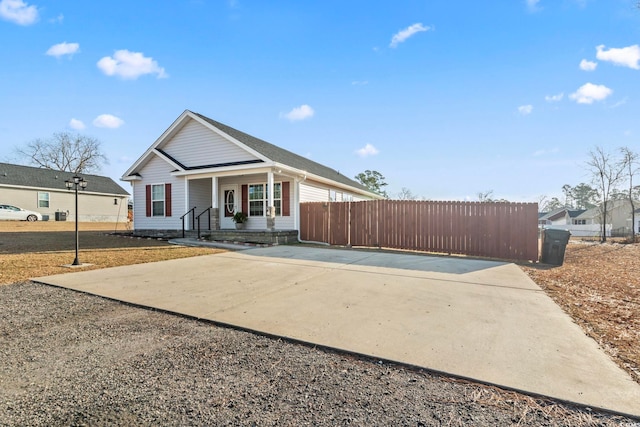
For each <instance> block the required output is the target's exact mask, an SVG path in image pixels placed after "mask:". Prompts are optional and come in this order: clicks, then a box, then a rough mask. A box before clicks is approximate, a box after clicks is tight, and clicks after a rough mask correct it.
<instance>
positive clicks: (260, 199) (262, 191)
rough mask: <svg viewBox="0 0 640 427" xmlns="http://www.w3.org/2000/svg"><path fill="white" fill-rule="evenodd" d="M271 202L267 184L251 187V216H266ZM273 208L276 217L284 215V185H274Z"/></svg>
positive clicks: (278, 183) (277, 183) (251, 185)
mask: <svg viewBox="0 0 640 427" xmlns="http://www.w3.org/2000/svg"><path fill="white" fill-rule="evenodd" d="M268 202H269V196H268V188H267V185H266V184H250V185H249V216H264V215H265V212H266V211H267V203H268ZM273 206H274V208H275V210H276V216H281V215H282V183H280V182H276V183H274V184H273Z"/></svg>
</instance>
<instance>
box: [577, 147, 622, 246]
mask: <svg viewBox="0 0 640 427" xmlns="http://www.w3.org/2000/svg"><path fill="white" fill-rule="evenodd" d="M586 164H587V166H588V167H589V171H590V172H591V176H592V178H593V184H594V185H595V186H596V189H597V190H598V193H600V200H601V204H600V225H601V227H600V233H601V235H600V241H601V242H602V243H604V242H606V241H607V219H608V217H609V210H608V208H609V207H608V203H609V200H610V197H611V192H612V190H614V189H615V186H616V184H618V183H619V182H620V180H622V179H623V177H624V171H625V168H626V164H624V162H620V161H618V162H616V161H615V159H613V158H612V156H611V154H609V153H607V152H606V151H604V149H603V148H602V147H596V148H595V149H593V150H592V151H590V152H589V161H587V163H586Z"/></svg>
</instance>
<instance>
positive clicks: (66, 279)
mask: <svg viewBox="0 0 640 427" xmlns="http://www.w3.org/2000/svg"><path fill="white" fill-rule="evenodd" d="M33 280H34V281H36V282H41V283H46V284H50V285H55V286H62V287H65V288H71V289H76V290H79V291H83V292H88V293H91V294H95V295H101V296H105V297H108V298H113V299H117V300H121V301H126V302H129V303H133V304H138V305H143V306H149V307H154V308H159V309H162V310H167V311H171V312H175V313H180V314H185V315H188V316H193V317H196V318H201V319H207V320H212V321H215V322H219V323H223V324H228V325H234V326H237V327H240V328H245V329H249V330H255V331H259V332H263V333H267V334H273V335H278V336H282V337H287V338H293V339H295V340H300V341H304V342H308V343H313V344H318V345H322V346H328V347H333V348H337V349H341V350H346V351H350V352H355V353H360V354H365V355H370V356H373V357H377V358H381V359H386V360H391V361H397V362H402V363H407V364H410V365H416V366H421V367H425V368H428V369H432V370H436V371H441V372H446V373H450V374H454V375H456V376H460V377H466V378H471V379H475V380H478V381H481V382H486V383H491V384H496V385H499V386H503V387H507V388H512V389H516V390H522V391H526V392H529V393H535V394H541V395H545V396H550V397H554V398H557V399H561V400H565V401H570V402H576V403H580V404H584V405H588V406H592V407H597V408H603V409H607V410H611V411H615V412H619V413H623V414H628V415H633V416H640V385H638V384H637V383H635V382H634V381H633V380H632V379H631V377H630V376H629V375H628V374H626V373H625V372H624V371H622V370H621V369H620V368H618V367H617V366H616V365H615V364H614V363H613V361H611V359H610V358H609V357H608V356H607V355H605V354H604V352H603V351H602V350H601V349H600V348H599V347H598V345H597V344H596V343H595V342H594V341H593V340H592V339H590V338H588V337H587V336H586V335H585V334H584V333H583V332H582V330H581V329H580V328H579V327H578V326H577V325H576V324H574V323H573V322H572V321H571V319H570V318H569V317H568V316H567V315H566V314H565V313H564V312H563V311H562V310H561V309H560V308H559V307H558V306H557V305H556V304H555V303H554V302H553V301H552V300H551V299H550V298H549V297H548V296H547V295H546V294H545V293H544V292H543V291H542V290H541V289H540V288H539V287H538V286H537V285H536V284H535V283H534V282H533V281H532V280H530V279H529V278H528V276H526V275H525V274H524V273H523V272H522V271H521V270H520V269H519V268H518V267H517V266H516V265H514V264H509V263H500V262H492V261H482V260H467V259H459V258H447V257H430V256H421V255H405V254H390V253H380V252H365V251H355V250H351V251H349V250H336V249H328V248H327V249H325V248H309V247H301V246H297V245H296V246H276V247H268V248H254V249H247V250H243V251H241V252H225V253H220V254H215V255H208V256H201V257H195V258H187V259H180V260H172V261H163V262H158V263H149V264H140V265H133V266H126V267H115V268H108V269H103V270H93V271H85V272H76V273H69V274H61V275H56V276H48V277H40V278H36V279H33Z"/></svg>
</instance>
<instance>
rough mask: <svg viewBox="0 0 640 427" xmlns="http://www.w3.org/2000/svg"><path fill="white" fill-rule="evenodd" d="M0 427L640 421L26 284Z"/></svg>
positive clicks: (8, 351)
mask: <svg viewBox="0 0 640 427" xmlns="http://www.w3.org/2000/svg"><path fill="white" fill-rule="evenodd" d="M0 360H1V362H0V425H2V426H95V425H97V426H103V425H135V426H152V425H153V426H157V425H163V426H174V425H175V426H178V425H179V426H188V425H194V426H196V425H284V426H288V425H296V426H298V425H317V426H323V425H327V426H329V425H330V426H335V425H367V426H368V425H407V426H422V425H425V426H426V425H428V426H431V425H454V426H455V425H492V426H493V425H536V426H555V425H558V426H576V425H623V426H640V423H639V422H638V420H631V419H626V418H623V417H619V416H613V415H609V414H604V413H599V412H596V411H592V410H590V409H588V408H576V407H572V406H565V405H561V404H558V403H554V402H550V401H546V400H542V399H534V398H531V397H527V396H524V395H521V394H518V393H514V392H509V391H503V390H500V389H498V388H495V387H488V386H482V385H478V384H474V383H470V382H466V381H462V380H456V379H451V378H447V377H445V376H440V375H436V374H433V373H429V372H426V371H423V370H415V369H408V368H406V367H403V366H399V365H395V364H389V363H386V362H381V361H378V360H372V359H366V358H361V357H356V356H351V355H347V354H343V353H338V352H332V351H328V350H323V349H316V348H312V347H309V346H304V345H299V344H296V343H291V342H287V341H284V340H280V339H274V338H269V337H264V336H260V335H255V334H251V333H247V332H244V331H238V330H234V329H228V328H222V327H218V326H215V325H212V324H210V323H206V322H201V321H197V320H193V319H187V318H184V317H179V316H174V315H170V314H167V313H161V312H156V311H152V310H147V309H141V308H137V307H131V306H128V305H125V304H121V303H118V302H114V301H109V300H105V299H102V298H99V297H93V296H90V295H85V294H81V293H76V292H73V291H69V290H65V289H58V288H53V287H48V286H44V285H38V284H34V283H31V282H25V283H16V284H13V285H8V286H2V287H0Z"/></svg>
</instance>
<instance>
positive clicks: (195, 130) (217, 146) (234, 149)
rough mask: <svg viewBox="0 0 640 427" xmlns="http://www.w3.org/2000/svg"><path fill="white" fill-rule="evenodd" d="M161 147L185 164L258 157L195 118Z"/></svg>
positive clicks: (212, 162) (233, 160) (237, 160)
mask: <svg viewBox="0 0 640 427" xmlns="http://www.w3.org/2000/svg"><path fill="white" fill-rule="evenodd" d="M159 148H160V149H161V150H162V151H164V152H166V153H167V154H169V155H170V156H171V157H173V158H174V159H176V160H177V161H179V162H180V163H182V164H183V165H185V166H203V165H211V164H220V163H229V162H240V161H247V160H256V159H257V157H255V156H253V155H251V154H250V153H248V152H246V151H245V150H243V149H242V148H240V147H238V146H237V145H236V144H234V143H232V142H230V141H227V140H226V139H224V138H223V137H221V136H220V135H218V134H217V133H215V132H213V131H211V130H210V129H207V128H206V127H205V126H203V125H201V124H200V123H198V122H196V121H195V120H189V122H188V123H187V124H186V125H185V126H184V127H183V128H182V129H180V130H179V131H178V133H176V135H175V136H174V137H173V138H172V139H171V140H170V141H168V142H167V143H166V144H165V145H164V146H162V147H159Z"/></svg>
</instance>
